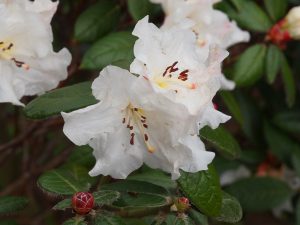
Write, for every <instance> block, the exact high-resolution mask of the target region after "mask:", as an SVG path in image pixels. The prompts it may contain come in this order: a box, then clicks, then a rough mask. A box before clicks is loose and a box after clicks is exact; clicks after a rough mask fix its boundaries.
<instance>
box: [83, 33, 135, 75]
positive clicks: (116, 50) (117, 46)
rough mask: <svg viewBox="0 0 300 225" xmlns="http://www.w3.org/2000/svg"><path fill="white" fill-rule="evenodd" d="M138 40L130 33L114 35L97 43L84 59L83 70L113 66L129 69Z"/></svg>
mask: <svg viewBox="0 0 300 225" xmlns="http://www.w3.org/2000/svg"><path fill="white" fill-rule="evenodd" d="M135 40H136V38H135V37H134V36H133V35H131V33H130V32H118V33H112V34H109V35H107V36H105V37H104V38H102V39H100V40H99V41H97V42H96V43H95V44H94V45H92V47H91V48H90V49H89V50H88V51H87V52H86V54H85V55H84V57H83V60H82V64H81V68H83V69H90V70H100V69H102V68H104V67H105V66H107V65H109V64H112V65H117V66H122V67H123V68H125V69H128V68H129V65H130V63H131V62H132V61H133V58H134V56H133V46H134V43H135Z"/></svg>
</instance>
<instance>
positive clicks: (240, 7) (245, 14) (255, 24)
mask: <svg viewBox="0 0 300 225" xmlns="http://www.w3.org/2000/svg"><path fill="white" fill-rule="evenodd" d="M232 2H233V1H232ZM217 8H219V9H221V10H223V11H225V12H226V13H227V14H228V15H229V17H230V18H231V19H234V20H236V21H237V22H238V24H239V25H240V26H241V27H242V28H246V29H248V30H251V31H256V32H266V31H268V30H269V29H270V27H271V26H272V22H271V20H270V19H269V17H268V16H267V15H266V13H265V12H264V11H263V10H262V9H261V7H259V6H258V5H257V4H256V3H255V2H254V1H249V0H246V1H239V0H234V6H232V5H231V4H229V3H228V2H226V1H222V2H221V3H219V4H218V6H217Z"/></svg>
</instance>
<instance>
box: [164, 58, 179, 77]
mask: <svg viewBox="0 0 300 225" xmlns="http://www.w3.org/2000/svg"><path fill="white" fill-rule="evenodd" d="M177 63H178V61H176V62H174V63H173V64H172V65H171V66H168V67H167V68H166V70H165V72H164V73H163V77H164V76H166V75H167V73H174V72H176V71H177V70H178V68H175V66H176V65H177ZM171 76H172V75H171Z"/></svg>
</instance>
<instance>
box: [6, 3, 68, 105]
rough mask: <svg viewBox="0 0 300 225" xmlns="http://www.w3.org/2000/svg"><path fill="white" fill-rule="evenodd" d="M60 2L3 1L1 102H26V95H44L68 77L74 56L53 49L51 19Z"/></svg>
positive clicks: (65, 51) (17, 103)
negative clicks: (69, 66)
mask: <svg viewBox="0 0 300 225" xmlns="http://www.w3.org/2000/svg"><path fill="white" fill-rule="evenodd" d="M57 4H58V3H57V2H52V1H50V0H36V1H34V2H30V1H27V0H9V1H8V0H5V1H1V2H0V15H1V18H2V19H1V20H0V27H1V29H0V81H1V82H0V102H11V103H13V104H15V105H23V104H22V103H21V102H20V101H19V100H20V99H21V98H22V97H23V96H25V95H36V94H42V93H44V92H45V91H48V90H51V89H53V88H55V87H56V86H57V85H58V83H59V81H61V80H63V79H65V78H66V77H67V66H68V65H69V64H70V61H71V55H70V53H69V51H68V50H67V49H62V50H61V51H59V52H58V53H55V52H54V51H53V47H52V41H53V35H52V29H51V26H50V22H51V19H52V16H53V14H54V13H55V11H56V7H57Z"/></svg>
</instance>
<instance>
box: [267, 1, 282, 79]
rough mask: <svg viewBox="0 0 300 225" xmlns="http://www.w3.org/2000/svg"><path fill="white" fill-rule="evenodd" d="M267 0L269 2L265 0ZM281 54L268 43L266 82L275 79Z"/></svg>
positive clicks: (275, 47) (280, 61)
mask: <svg viewBox="0 0 300 225" xmlns="http://www.w3.org/2000/svg"><path fill="white" fill-rule="evenodd" d="M267 2H270V1H269V0H267ZM283 57H284V56H283V54H282V52H281V50H280V49H279V48H278V47H277V46H275V45H270V46H269V47H268V51H267V57H266V75H267V79H268V82H269V83H270V84H272V83H273V82H274V81H275V78H276V75H277V74H278V72H279V70H280V66H281V63H282V58H283Z"/></svg>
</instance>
